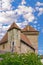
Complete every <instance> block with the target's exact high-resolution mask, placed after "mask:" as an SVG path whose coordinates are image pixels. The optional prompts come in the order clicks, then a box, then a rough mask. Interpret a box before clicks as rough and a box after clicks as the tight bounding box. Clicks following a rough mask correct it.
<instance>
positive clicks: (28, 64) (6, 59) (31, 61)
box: [0, 53, 42, 65]
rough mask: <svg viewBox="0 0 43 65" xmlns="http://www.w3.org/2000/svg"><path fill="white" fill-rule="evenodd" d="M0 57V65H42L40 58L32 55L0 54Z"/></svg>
mask: <svg viewBox="0 0 43 65" xmlns="http://www.w3.org/2000/svg"><path fill="white" fill-rule="evenodd" d="M0 57H1V58H3V60H2V61H0V65H42V63H41V62H40V57H39V56H38V55H36V54H34V53H30V54H29V53H26V54H17V53H6V54H0Z"/></svg>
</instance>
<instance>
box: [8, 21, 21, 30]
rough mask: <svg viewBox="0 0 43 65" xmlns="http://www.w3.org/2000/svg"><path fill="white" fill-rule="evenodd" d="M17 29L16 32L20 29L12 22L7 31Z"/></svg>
mask: <svg viewBox="0 0 43 65" xmlns="http://www.w3.org/2000/svg"><path fill="white" fill-rule="evenodd" d="M14 28H15V29H18V30H20V28H19V27H18V26H17V25H16V23H15V22H14V23H12V24H11V26H10V28H9V29H8V31H10V30H12V29H14Z"/></svg>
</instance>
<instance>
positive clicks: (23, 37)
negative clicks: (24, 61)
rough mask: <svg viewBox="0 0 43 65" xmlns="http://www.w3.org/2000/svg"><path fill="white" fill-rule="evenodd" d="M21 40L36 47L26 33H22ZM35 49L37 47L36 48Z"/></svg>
mask: <svg viewBox="0 0 43 65" xmlns="http://www.w3.org/2000/svg"><path fill="white" fill-rule="evenodd" d="M21 40H22V41H24V42H25V43H26V44H27V45H29V46H30V47H32V48H34V47H33V46H32V44H31V42H30V40H29V39H28V38H27V37H26V35H24V34H23V33H21ZM34 49H35V48H34Z"/></svg>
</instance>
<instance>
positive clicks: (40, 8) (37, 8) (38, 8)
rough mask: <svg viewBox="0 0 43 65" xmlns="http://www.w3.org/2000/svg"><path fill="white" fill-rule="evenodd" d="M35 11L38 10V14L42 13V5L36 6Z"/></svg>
mask: <svg viewBox="0 0 43 65" xmlns="http://www.w3.org/2000/svg"><path fill="white" fill-rule="evenodd" d="M36 11H38V12H39V13H38V16H40V15H42V14H43V8H42V7H36Z"/></svg>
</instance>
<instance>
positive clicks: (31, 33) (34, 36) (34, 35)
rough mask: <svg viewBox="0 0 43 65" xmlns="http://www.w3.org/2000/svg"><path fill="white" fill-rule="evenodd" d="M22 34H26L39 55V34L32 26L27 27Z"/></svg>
mask: <svg viewBox="0 0 43 65" xmlns="http://www.w3.org/2000/svg"><path fill="white" fill-rule="evenodd" d="M22 33H24V34H25V35H26V36H27V37H28V38H29V40H30V42H31V43H32V45H33V47H34V48H35V53H38V35H39V32H38V31H37V30H35V29H34V28H32V27H31V26H28V25H27V26H26V27H25V28H24V29H22Z"/></svg>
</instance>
